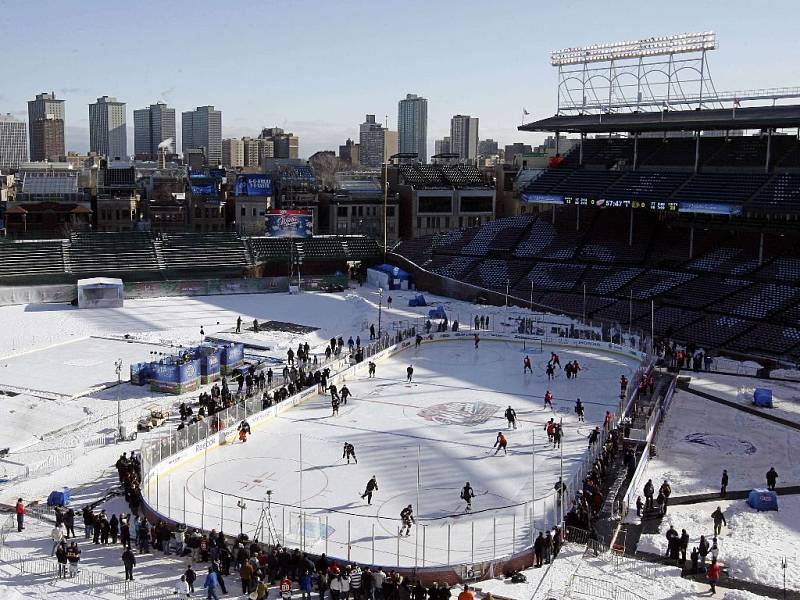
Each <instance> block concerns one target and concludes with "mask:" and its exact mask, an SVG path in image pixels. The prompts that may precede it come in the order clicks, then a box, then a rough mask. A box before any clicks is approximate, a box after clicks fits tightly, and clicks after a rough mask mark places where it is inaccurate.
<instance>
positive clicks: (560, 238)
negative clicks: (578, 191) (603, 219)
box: [514, 215, 591, 260]
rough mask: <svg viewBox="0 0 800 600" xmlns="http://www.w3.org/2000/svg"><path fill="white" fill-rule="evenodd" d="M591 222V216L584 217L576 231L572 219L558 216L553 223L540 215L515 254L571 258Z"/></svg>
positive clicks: (530, 256) (527, 256)
mask: <svg viewBox="0 0 800 600" xmlns="http://www.w3.org/2000/svg"><path fill="white" fill-rule="evenodd" d="M590 223H591V219H590V218H584V219H582V222H581V226H580V229H579V230H578V231H576V230H575V221H574V220H572V219H562V218H556V222H555V223H553V222H552V221H551V220H550V219H548V218H547V216H546V215H544V216H540V217H539V218H538V219H537V220H536V221H534V223H533V224H532V225H531V228H530V229H529V230H528V232H527V233H526V234H525V235H524V236H523V237H522V239H521V240H520V242H519V243H518V244H517V247H516V249H515V250H514V256H516V257H518V258H546V259H552V260H569V259H571V258H573V257H574V256H575V254H576V253H577V251H578V247H579V245H580V243H581V241H582V240H583V237H584V236H585V234H586V232H587V231H588V229H589V225H590Z"/></svg>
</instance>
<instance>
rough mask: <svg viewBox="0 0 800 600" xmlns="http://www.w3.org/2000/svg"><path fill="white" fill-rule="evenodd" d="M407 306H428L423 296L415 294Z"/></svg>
mask: <svg viewBox="0 0 800 600" xmlns="http://www.w3.org/2000/svg"><path fill="white" fill-rule="evenodd" d="M408 305H409V306H428V303H427V302H426V301H425V296H423V295H422V294H416V295H415V296H414V297H413V298H411V299H410V300H409V301H408Z"/></svg>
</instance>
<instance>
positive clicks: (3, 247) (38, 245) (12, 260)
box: [0, 240, 65, 280]
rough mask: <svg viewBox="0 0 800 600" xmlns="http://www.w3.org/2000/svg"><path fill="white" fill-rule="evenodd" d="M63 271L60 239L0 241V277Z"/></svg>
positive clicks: (61, 272) (41, 274)
mask: <svg viewBox="0 0 800 600" xmlns="http://www.w3.org/2000/svg"><path fill="white" fill-rule="evenodd" d="M64 272H65V266H64V253H63V248H62V243H61V240H56V241H46V242H3V243H0V278H3V279H6V278H8V279H9V280H13V279H23V278H31V277H35V276H47V275H59V274H63V273H64Z"/></svg>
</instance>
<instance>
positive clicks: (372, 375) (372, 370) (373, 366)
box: [368, 361, 375, 377]
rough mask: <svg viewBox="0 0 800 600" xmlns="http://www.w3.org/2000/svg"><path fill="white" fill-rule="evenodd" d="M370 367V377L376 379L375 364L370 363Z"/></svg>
mask: <svg viewBox="0 0 800 600" xmlns="http://www.w3.org/2000/svg"><path fill="white" fill-rule="evenodd" d="M368 366H369V376H370V377H375V363H374V362H372V361H369V363H368Z"/></svg>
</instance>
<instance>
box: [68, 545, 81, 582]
mask: <svg viewBox="0 0 800 600" xmlns="http://www.w3.org/2000/svg"><path fill="white" fill-rule="evenodd" d="M80 560H81V550H80V548H78V544H77V543H76V542H72V545H71V546H70V547H69V548H68V549H67V561H68V562H69V576H70V577H75V575H77V574H78V563H79V562H80Z"/></svg>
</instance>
